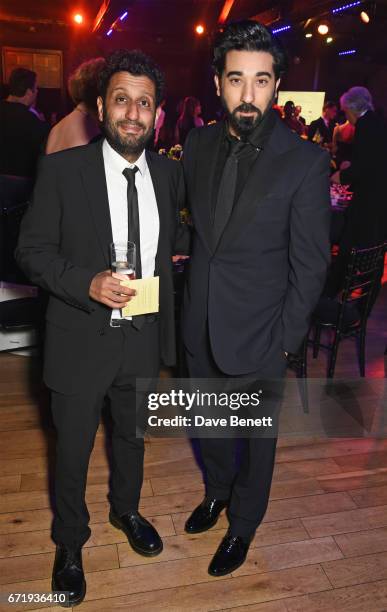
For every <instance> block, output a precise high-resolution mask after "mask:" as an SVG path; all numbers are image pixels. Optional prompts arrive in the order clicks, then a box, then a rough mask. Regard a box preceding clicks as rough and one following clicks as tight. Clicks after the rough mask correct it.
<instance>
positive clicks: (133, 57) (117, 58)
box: [98, 49, 164, 106]
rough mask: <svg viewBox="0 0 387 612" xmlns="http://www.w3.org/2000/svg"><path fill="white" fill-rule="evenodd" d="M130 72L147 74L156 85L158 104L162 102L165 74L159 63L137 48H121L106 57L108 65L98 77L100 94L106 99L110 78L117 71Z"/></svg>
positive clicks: (138, 74)
mask: <svg viewBox="0 0 387 612" xmlns="http://www.w3.org/2000/svg"><path fill="white" fill-rule="evenodd" d="M125 71H126V72H130V74H133V75H135V76H147V77H148V78H149V79H150V80H151V81H153V83H154V84H155V87H156V106H158V105H159V104H160V102H161V101H162V99H163V95H164V75H163V73H162V72H161V70H160V68H159V67H158V66H157V64H156V63H155V62H154V61H153V59H151V58H150V57H148V56H147V55H145V53H143V52H142V51H138V50H137V49H135V50H133V51H129V50H128V49H119V50H117V51H113V53H111V54H110V55H108V57H107V58H106V65H105V68H103V70H101V72H100V74H99V79H98V89H99V94H100V96H101V98H102V99H103V100H105V97H106V92H107V88H108V86H109V82H110V79H111V78H112V76H113V74H116V72H125Z"/></svg>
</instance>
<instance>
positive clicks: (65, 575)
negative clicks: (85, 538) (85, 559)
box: [51, 544, 86, 608]
mask: <svg viewBox="0 0 387 612" xmlns="http://www.w3.org/2000/svg"><path fill="white" fill-rule="evenodd" d="M51 588H52V590H53V591H67V593H68V599H67V601H66V602H64V603H60V604H59V605H60V606H62V607H63V608H71V606H77V605H78V604H80V603H81V602H82V601H83V600H84V598H85V595H86V581H85V575H84V573H83V567H82V548H77V549H75V550H70V549H69V548H67V547H66V546H63V545H62V544H58V546H57V547H56V555H55V562H54V569H53V572H52V584H51Z"/></svg>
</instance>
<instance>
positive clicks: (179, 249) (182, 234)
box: [174, 162, 191, 255]
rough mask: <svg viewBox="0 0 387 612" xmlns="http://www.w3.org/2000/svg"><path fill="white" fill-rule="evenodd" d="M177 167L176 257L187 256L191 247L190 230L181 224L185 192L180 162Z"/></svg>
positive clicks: (184, 205)
mask: <svg viewBox="0 0 387 612" xmlns="http://www.w3.org/2000/svg"><path fill="white" fill-rule="evenodd" d="M176 166H177V187H176V237H175V246H174V252H175V253H176V254H177V255H189V254H190V246H191V228H190V227H189V225H187V224H186V223H182V220H181V215H180V213H181V211H182V210H183V208H185V207H186V190H185V182H184V174H183V166H182V164H181V162H179V163H178V164H176Z"/></svg>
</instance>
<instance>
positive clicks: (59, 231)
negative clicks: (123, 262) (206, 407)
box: [17, 50, 184, 605]
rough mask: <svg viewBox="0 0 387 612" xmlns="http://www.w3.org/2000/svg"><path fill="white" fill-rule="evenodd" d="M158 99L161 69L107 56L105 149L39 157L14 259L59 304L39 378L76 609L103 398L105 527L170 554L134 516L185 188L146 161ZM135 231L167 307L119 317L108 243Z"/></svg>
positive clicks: (60, 537)
mask: <svg viewBox="0 0 387 612" xmlns="http://www.w3.org/2000/svg"><path fill="white" fill-rule="evenodd" d="M162 90H163V76H162V74H161V72H160V70H159V69H158V67H157V66H156V65H155V64H154V62H153V61H152V60H151V59H150V58H148V57H147V56H145V55H144V54H143V53H141V52H138V51H126V50H123V51H116V52H114V53H113V54H111V56H110V57H108V58H107V61H106V65H105V67H104V69H103V70H102V72H101V74H100V83H99V91H100V95H99V97H98V100H97V104H98V114H99V120H100V121H101V123H102V126H103V133H104V136H105V138H104V139H103V140H102V141H100V142H96V143H93V144H89V145H85V146H80V147H76V148H73V149H70V150H66V151H61V152H58V153H54V154H52V155H48V156H46V157H45V158H44V159H43V161H42V164H41V167H40V172H39V176H38V180H37V184H36V188H35V192H34V197H33V202H32V205H31V208H30V209H29V210H28V212H27V214H26V216H25V218H24V220H23V224H22V228H21V233H20V239H19V245H18V249H17V260H18V262H19V264H20V266H21V268H22V269H23V270H24V271H25V273H26V274H27V275H28V276H29V277H30V279H31V280H32V282H33V283H34V284H37V285H40V286H41V287H42V288H43V289H45V290H46V291H48V292H49V294H50V299H49V305H48V310H47V315H46V319H47V326H46V341H45V360H44V380H45V382H46V384H47V386H48V387H49V388H50V389H51V397H52V414H53V420H54V424H55V427H56V430H57V450H56V473H55V514H54V522H53V539H54V541H55V542H56V544H57V551H56V558H55V564H54V570H53V580H52V588H53V590H57V591H67V592H68V593H69V601H68V602H67V603H68V604H69V605H76V604H79V603H80V602H81V601H82V600H83V598H84V596H85V592H86V583H85V578H84V573H83V569H82V556H81V551H82V546H83V545H84V544H85V543H86V541H87V540H88V538H89V537H90V529H89V526H88V522H89V513H88V510H87V506H86V502H85V489H86V478H87V471H88V463H89V459H90V454H91V451H92V448H93V444H94V439H95V435H96V432H97V428H98V425H99V421H100V414H101V409H102V404H103V402H104V400H105V399H107V400H108V403H109V405H110V411H111V416H112V422H113V434H112V475H111V490H110V496H109V497H110V516H109V518H110V522H111V523H112V524H113V525H114V526H115V527H117V528H119V529H121V530H122V531H123V532H124V533H125V534H126V535H127V537H128V540H129V543H130V544H131V546H132V548H133V549H134V550H135V551H136V552H138V553H139V554H142V555H146V556H151V555H157V554H159V553H160V552H161V550H162V547H163V544H162V541H161V539H160V536H159V535H158V533H157V531H156V529H155V528H154V527H153V525H152V524H151V523H150V522H149V521H147V520H146V519H145V518H144V517H142V516H141V515H140V513H139V512H138V506H139V498H140V492H141V486H142V481H143V456H144V440H143V439H142V438H136V378H137V377H141V378H155V377H157V375H158V371H159V366H160V360H163V361H164V363H165V364H167V365H172V364H173V363H174V360H175V340H174V307H173V282H172V254H173V252H172V251H173V248H174V243H175V236H176V229H177V224H178V219H179V215H178V210H179V209H180V208H181V207H182V205H183V202H184V187H183V185H184V182H183V177H182V169H181V166H180V164H179V163H177V162H175V161H172V160H169V159H166V158H164V157H162V156H158V155H156V154H155V153H148V152H147V151H145V147H146V145H147V144H148V143H149V142H150V141H151V140H152V137H153V129H154V126H155V123H156V121H157V117H158V114H159V104H160V102H161V100H162ZM134 226H136V228H137V230H136V231H137V235H138V236H139V238H140V240H139V242H140V244H137V245H136V246H137V254H138V256H139V259H140V262H141V269H140V270H139V269H137V275H138V276H139V275H140V276H142V277H143V278H146V277H152V276H154V275H156V276H159V278H160V296H159V303H160V308H159V313H158V315H142V316H141V317H140V318H138V317H133V318H122V316H121V314H120V309H122V308H123V307H124V306H125V305H126V304H127V303H128V301H130V300H131V298H132V297H133V295H134V291H133V290H132V289H129V288H127V287H124V286H122V285H120V281H121V280H126V277H125V276H122V275H119V274H115V275H114V276H112V273H111V271H110V269H108V268H109V265H110V261H109V243H112V242H113V241H114V242H126V241H127V240H128V235H129V232H132V231H133V230H134ZM138 247H139V248H138ZM139 272H140V274H139Z"/></svg>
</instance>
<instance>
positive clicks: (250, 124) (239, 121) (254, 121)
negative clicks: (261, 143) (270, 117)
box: [221, 96, 274, 138]
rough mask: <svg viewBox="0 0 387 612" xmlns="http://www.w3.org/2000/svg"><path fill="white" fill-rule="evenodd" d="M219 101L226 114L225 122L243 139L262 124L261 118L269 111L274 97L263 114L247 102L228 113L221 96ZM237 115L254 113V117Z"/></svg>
mask: <svg viewBox="0 0 387 612" xmlns="http://www.w3.org/2000/svg"><path fill="white" fill-rule="evenodd" d="M221 101H222V104H223V108H224V110H225V112H226V115H227V121H228V123H229V125H230V127H232V128H233V130H234V132H235V133H236V134H237V135H238V136H240V137H242V138H243V137H246V136H249V135H250V134H251V133H252V132H253V131H254V130H255V128H256V127H258V125H259V124H260V123H261V122H262V120H263V118H264V117H265V116H266V114H267V112H268V111H269V109H270V108H271V106H272V104H273V102H274V96H273V98H272V99H271V100H270V102H269V104H268V105H267V107H266V108H265V110H264V111H263V112H262V111H261V110H260V109H259V108H257V107H256V106H254V104H249V103H248V102H243V103H242V104H240V105H239V106H237V107H236V108H234V110H233V111H230V110H229V108H228V107H227V104H226V101H225V99H224V98H223V96H221ZM237 113H255V116H252V117H241V116H239V117H238V116H237Z"/></svg>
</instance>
